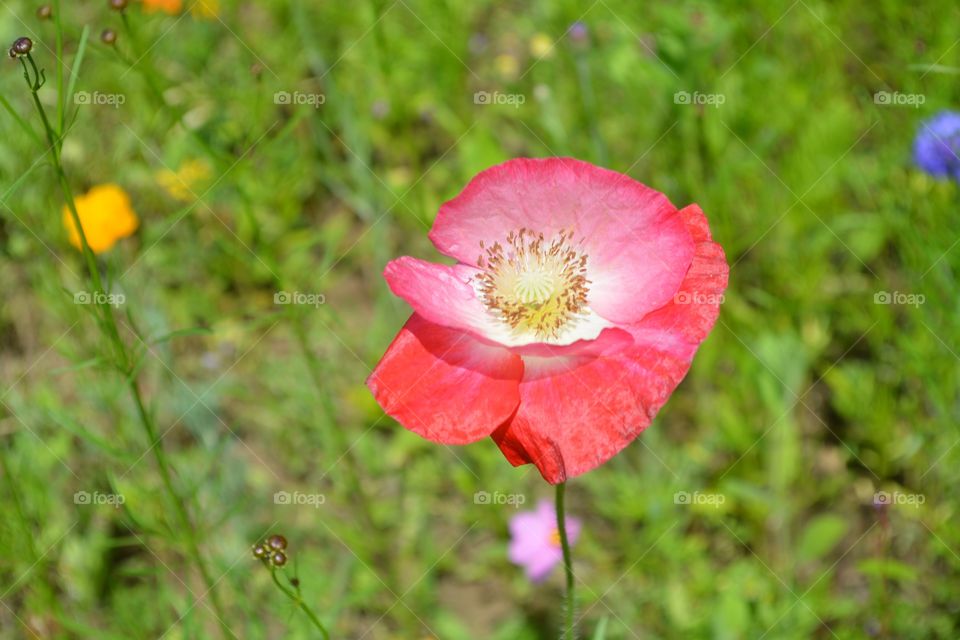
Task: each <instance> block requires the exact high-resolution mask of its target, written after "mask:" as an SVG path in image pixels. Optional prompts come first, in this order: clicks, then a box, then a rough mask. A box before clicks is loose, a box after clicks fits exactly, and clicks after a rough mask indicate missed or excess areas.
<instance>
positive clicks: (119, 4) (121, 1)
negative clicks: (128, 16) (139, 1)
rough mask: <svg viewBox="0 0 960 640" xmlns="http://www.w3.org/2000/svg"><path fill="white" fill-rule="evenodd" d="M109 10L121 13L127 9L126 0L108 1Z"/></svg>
mask: <svg viewBox="0 0 960 640" xmlns="http://www.w3.org/2000/svg"><path fill="white" fill-rule="evenodd" d="M110 8H111V9H113V10H114V11H123V10H124V9H126V8H127V0H110Z"/></svg>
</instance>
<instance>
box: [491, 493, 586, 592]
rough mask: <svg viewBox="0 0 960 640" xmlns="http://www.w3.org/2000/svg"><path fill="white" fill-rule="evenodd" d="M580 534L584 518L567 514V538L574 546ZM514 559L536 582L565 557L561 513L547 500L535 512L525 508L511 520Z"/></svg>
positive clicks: (509, 552) (512, 559) (511, 547)
mask: <svg viewBox="0 0 960 640" xmlns="http://www.w3.org/2000/svg"><path fill="white" fill-rule="evenodd" d="M579 535H580V521H579V520H578V519H577V518H571V517H569V516H568V517H567V537H568V539H569V541H570V545H571V546H572V545H573V543H574V542H576V540H577V537H578V536H579ZM510 538H511V539H510V548H509V550H508V554H509V557H510V562H512V563H514V564H516V565H519V566H521V567H523V568H524V570H525V571H526V574H527V577H528V578H530V580H532V581H533V582H540V581H542V580H543V579H545V578H546V577H547V576H548V575H550V572H551V571H552V570H553V568H554V567H555V566H557V565H558V564H560V562H561V561H562V560H563V551H562V549H561V548H560V533H559V531H557V512H556V510H555V509H554V507H553V505H552V504H551V503H550V502H549V501H546V500H544V501H543V502H541V503H540V504H538V505H537V508H536V510H535V511H523V512H521V513H518V514H517V515H515V516H514V517H513V518H512V519H511V520H510Z"/></svg>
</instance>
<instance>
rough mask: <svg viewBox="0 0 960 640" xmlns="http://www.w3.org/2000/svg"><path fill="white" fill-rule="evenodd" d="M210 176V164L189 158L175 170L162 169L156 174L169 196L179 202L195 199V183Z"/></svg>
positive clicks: (197, 183) (199, 182)
mask: <svg viewBox="0 0 960 640" xmlns="http://www.w3.org/2000/svg"><path fill="white" fill-rule="evenodd" d="M209 177H210V166H209V165H208V164H207V163H206V162H204V161H203V160H189V161H187V162H184V163H183V164H182V165H180V168H179V169H177V170H176V171H171V170H170V169H163V170H161V171H158V172H157V174H156V178H157V182H158V183H159V184H160V186H161V187H163V190H164V191H166V192H167V193H168V194H170V197H171V198H173V199H175V200H180V201H181V202H192V201H193V200H194V199H196V195H195V191H196V187H197V185H199V184H201V183H203V182H204V181H205V180H207V179H208V178H209Z"/></svg>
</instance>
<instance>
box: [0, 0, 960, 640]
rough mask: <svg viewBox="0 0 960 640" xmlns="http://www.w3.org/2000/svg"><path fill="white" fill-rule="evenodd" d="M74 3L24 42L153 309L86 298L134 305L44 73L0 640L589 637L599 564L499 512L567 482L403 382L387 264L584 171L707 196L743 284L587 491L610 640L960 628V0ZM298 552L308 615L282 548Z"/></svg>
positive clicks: (28, 215) (32, 170)
mask: <svg viewBox="0 0 960 640" xmlns="http://www.w3.org/2000/svg"><path fill="white" fill-rule="evenodd" d="M38 4H39V3H34V2H25V1H22V0H4V2H2V3H0V15H2V16H3V20H2V21H0V42H3V43H8V42H13V41H14V40H15V39H16V38H17V37H19V36H28V37H30V38H32V39H33V41H34V50H33V52H32V56H33V59H34V60H35V61H36V62H37V65H38V66H39V67H41V68H43V69H44V70H45V76H46V80H47V82H46V84H45V86H44V87H42V88H41V89H40V90H39V91H38V98H39V99H40V101H41V103H42V106H43V108H44V109H45V111H46V112H47V113H48V114H50V119H51V121H52V126H53V127H54V128H55V129H57V131H63V132H64V133H65V135H64V139H63V141H62V148H61V149H59V150H58V153H57V154H56V155H57V158H58V159H59V161H60V162H61V163H62V167H63V172H64V175H65V177H66V181H67V185H68V186H69V188H70V189H72V191H73V192H74V193H75V194H81V193H83V192H85V191H87V189H88V188H89V187H91V186H93V185H96V184H102V183H107V182H113V183H117V184H119V185H121V186H122V187H123V188H124V189H125V190H126V191H127V192H128V193H129V194H130V196H131V198H132V202H133V207H134V209H135V210H136V212H137V214H138V216H139V219H140V228H139V230H138V232H137V233H136V235H135V236H134V237H132V238H126V239H123V240H120V241H119V242H118V243H117V245H116V247H115V248H114V249H112V250H111V251H109V252H106V253H103V254H100V255H98V256H96V258H95V259H94V262H93V264H94V272H95V273H98V274H100V275H102V278H103V287H104V290H105V291H109V292H112V293H113V294H116V295H122V296H123V303H122V304H120V305H118V306H117V307H116V308H111V307H102V306H97V305H88V304H76V303H75V301H76V300H77V298H76V297H75V296H76V294H77V293H78V292H81V293H88V294H89V293H91V292H93V286H94V285H93V284H92V283H91V280H90V271H89V270H88V269H87V267H88V265H87V263H86V262H85V260H84V255H83V254H82V253H81V252H79V251H77V250H76V249H75V248H74V247H72V246H71V245H70V244H69V242H68V241H67V234H66V231H65V229H64V226H63V217H62V216H63V214H62V209H63V207H64V205H65V202H66V201H65V196H64V194H63V191H62V189H61V186H60V184H59V180H58V174H57V171H56V168H55V163H54V162H51V154H50V150H49V148H48V147H49V146H51V145H49V144H47V143H46V142H44V139H45V134H44V129H43V127H42V123H41V121H40V118H39V116H38V113H37V110H36V107H35V105H34V103H33V99H32V96H31V92H30V90H29V89H28V88H27V86H26V84H25V83H24V79H23V74H22V69H21V65H20V64H18V63H17V62H16V61H14V60H7V61H6V62H5V63H4V65H3V69H4V71H3V73H0V95H2V97H3V101H2V102H3V107H4V108H3V110H2V113H0V118H2V122H3V129H2V131H3V136H2V140H0V195H2V197H0V203H2V204H0V465H2V467H0V470H2V482H0V496H2V499H0V548H2V549H3V552H2V553H0V603H2V605H3V606H2V607H0V638H93V637H96V638H104V639H114V638H115V639H120V638H160V637H162V638H169V639H174V638H208V637H229V636H231V635H234V636H236V637H238V638H280V637H282V638H314V637H318V635H317V633H318V632H317V628H316V626H315V625H314V624H313V623H312V622H311V620H310V618H309V616H308V615H305V614H304V613H303V611H302V610H300V609H299V607H298V604H297V599H296V598H297V597H302V599H303V601H304V602H305V603H306V604H307V605H309V607H310V608H311V609H312V611H315V612H316V615H317V617H318V618H319V620H320V621H321V622H322V624H323V625H325V626H326V627H327V628H329V629H330V633H331V635H332V637H334V638H372V639H380V638H403V639H411V638H431V637H433V638H444V639H446V638H456V639H478V640H479V639H495V640H528V639H529V640H538V639H545V638H555V637H557V635H558V629H559V625H560V622H561V620H562V617H563V612H562V610H561V609H560V607H559V603H560V601H561V593H562V588H563V575H562V572H561V571H559V570H558V571H556V572H555V573H554V575H552V576H551V578H550V580H549V581H548V582H547V583H545V584H543V585H533V584H530V583H529V582H528V581H527V580H526V579H525V578H524V577H523V574H522V572H521V571H520V570H519V569H518V568H516V567H514V566H512V565H510V564H509V562H508V561H507V559H506V544H507V523H508V521H509V519H510V518H511V516H512V515H513V514H514V513H516V508H515V507H514V506H512V505H505V504H501V505H496V504H484V501H483V500H479V501H478V500H476V499H475V495H476V494H477V492H487V493H488V494H491V495H499V496H512V497H513V500H512V501H513V502H516V501H518V499H519V500H522V501H523V502H524V505H523V506H522V508H529V507H531V506H532V505H534V504H535V503H536V502H538V501H539V500H541V499H550V498H551V496H552V488H551V487H550V486H549V485H547V484H546V483H545V482H544V481H543V480H542V479H541V478H540V477H539V474H538V473H537V472H536V470H535V469H533V468H532V467H522V468H517V469H515V468H513V467H511V466H510V465H509V464H508V463H507V462H506V461H505V460H504V459H503V456H502V455H501V454H500V453H499V451H498V450H497V448H496V446H495V445H494V444H493V443H492V442H489V441H484V442H481V443H477V444H475V445H471V446H468V447H443V446H438V445H435V444H432V443H429V442H427V441H425V440H423V439H421V438H420V437H418V436H416V435H414V434H412V433H410V432H407V431H406V430H404V429H403V428H402V427H400V426H399V425H398V424H396V423H395V422H394V421H392V420H391V419H390V418H388V417H385V416H384V415H383V414H382V412H381V411H380V409H379V407H378V406H377V405H376V403H375V402H374V401H373V399H372V397H371V396H370V393H369V392H368V391H367V389H366V387H365V385H364V381H365V379H366V377H367V376H368V375H369V374H370V371H371V367H372V366H374V365H375V363H376V362H377V360H378V359H379V357H380V355H382V353H383V351H384V349H385V348H386V346H387V345H388V344H389V341H390V340H391V338H392V337H393V335H394V334H395V332H396V330H397V329H398V328H399V327H400V326H401V324H402V323H403V322H404V321H405V320H406V318H407V316H408V315H409V308H408V307H407V306H406V305H405V304H404V303H403V302H402V301H400V300H398V299H396V298H394V297H393V296H392V295H391V294H390V292H389V290H388V289H387V287H386V285H385V283H384V281H383V279H382V277H381V271H382V269H383V266H384V265H385V264H386V262H387V261H388V260H389V259H391V258H392V257H395V256H398V255H414V256H417V257H421V258H426V259H436V258H437V257H438V255H437V253H436V251H435V249H433V247H432V246H431V245H430V243H429V241H428V239H427V237H426V232H427V231H428V230H429V228H430V224H431V222H432V220H433V218H434V216H435V214H436V211H437V208H438V206H439V205H440V204H441V203H443V202H444V201H445V200H447V199H449V198H451V197H453V196H454V195H456V193H457V192H458V191H459V190H460V189H461V188H462V187H463V186H464V185H465V184H466V183H467V181H468V180H469V179H470V177H472V176H473V175H474V174H475V173H476V172H477V171H479V170H481V169H484V168H487V167H488V166H490V165H492V164H495V163H498V162H501V161H504V160H506V159H509V158H512V157H518V156H551V155H570V156H574V157H577V158H581V159H584V160H588V161H591V162H594V163H596V164H600V165H603V166H606V167H609V168H612V169H616V170H619V171H623V172H625V173H628V174H629V175H631V176H632V177H634V178H636V179H638V180H640V181H642V182H644V183H645V184H648V185H650V186H652V187H654V188H656V189H658V190H660V191H663V192H664V193H665V194H667V195H668V196H669V197H670V199H671V200H672V201H673V202H674V203H675V204H677V205H685V204H688V203H691V202H696V203H698V204H700V205H701V206H702V208H703V209H704V211H705V212H706V213H707V216H708V218H709V220H710V223H711V227H712V229H713V232H714V235H715V238H716V239H717V241H718V242H720V243H721V244H722V245H723V246H724V248H725V250H726V252H727V256H728V260H729V262H730V264H731V267H732V269H731V277H730V288H729V289H728V291H727V294H726V298H725V302H724V304H723V305H722V308H721V315H720V319H719V321H718V323H717V326H716V329H715V330H714V332H713V333H712V334H711V336H710V337H709V338H708V340H707V341H706V342H705V343H704V345H703V346H702V348H701V350H700V351H699V353H698V355H697V358H696V360H695V362H694V365H693V368H692V369H691V371H690V374H689V375H688V376H687V378H686V380H685V381H684V382H683V383H682V384H681V386H680V387H679V389H678V390H677V392H676V393H675V394H674V396H673V397H672V398H671V400H670V401H669V402H668V403H667V405H666V407H665V408H664V410H663V411H662V412H661V413H660V415H659V416H658V417H657V419H656V420H655V422H654V423H653V425H652V426H651V427H650V428H649V429H648V430H647V431H646V432H644V434H643V435H642V436H641V437H640V438H639V439H638V440H637V441H636V442H635V443H633V444H632V445H631V446H630V447H628V448H627V449H626V450H625V451H624V452H623V453H621V454H620V455H618V456H617V457H616V458H614V459H613V460H612V461H610V462H609V463H608V464H606V465H605V466H603V467H601V468H599V469H597V470H595V471H593V472H591V473H589V474H586V475H584V476H582V477H578V478H575V479H574V480H572V481H571V482H570V483H569V487H568V491H567V496H566V508H567V510H568V512H569V513H571V514H573V515H575V516H577V517H578V518H580V519H581V520H582V522H583V533H582V534H581V536H580V539H579V540H578V542H577V544H576V546H575V547H574V550H573V556H574V560H573V563H574V569H575V572H576V576H577V585H576V586H577V591H578V610H577V612H576V616H577V618H579V619H580V629H581V633H582V635H583V636H584V637H588V638H589V637H594V638H607V639H629V638H777V639H779V638H785V639H789V638H798V639H800V638H844V639H846V638H869V637H891V638H892V637H897V638H914V637H915V638H921V637H923V638H956V637H957V635H958V633H960V611H958V608H957V597H958V594H960V527H958V526H957V517H958V514H957V511H958V508H960V502H958V499H957V498H956V497H955V496H952V494H951V491H953V489H952V488H951V487H955V486H956V485H954V484H953V482H955V481H956V480H957V476H958V472H957V468H958V464H960V446H957V445H958V441H960V432H958V429H957V423H958V419H960V398H958V394H957V390H958V388H960V375H958V371H960V367H958V353H960V346H958V341H957V336H960V295H958V293H960V287H958V286H957V283H956V272H957V269H958V267H960V246H958V245H960V233H958V229H960V218H958V213H957V211H958V202H960V192H958V186H957V185H956V184H954V183H951V182H944V181H936V180H934V179H932V178H930V177H928V176H926V175H924V174H923V173H921V172H919V171H918V170H917V169H915V168H914V167H912V166H911V162H910V149H911V144H912V140H913V137H914V135H915V134H916V133H917V131H918V130H919V129H920V127H921V124H920V123H921V121H922V120H923V119H924V118H927V117H929V116H931V115H933V114H934V113H936V112H937V111H939V110H941V109H950V108H956V107H957V106H958V105H960V94H958V89H957V75H956V74H957V73H958V72H960V45H958V44H957V33H956V29H955V25H956V24H957V20H958V19H960V9H958V7H957V6H956V5H955V4H954V3H950V2H942V1H941V2H930V3H924V4H923V5H918V4H915V3H904V2H896V1H893V0H880V1H878V2H875V3H871V4H870V5H869V6H868V7H867V6H865V5H864V3H858V2H850V1H840V2H829V3H828V2H813V1H811V0H798V1H797V2H794V3H792V4H791V3H788V2H782V3H766V2H759V1H750V2H738V3H735V2H714V3H687V2H683V3H667V2H659V3H633V2H627V1H622V0H598V1H597V2H594V3H590V2H587V3H580V2H572V1H569V0H560V1H558V2H534V3H510V4H506V5H505V4H503V3H495V2H487V1H482V2H471V3H460V2H443V1H441V0H417V1H414V0H396V1H391V0H369V1H361V2H354V3H308V2H294V1H290V2H284V1H281V0H262V1H260V2H247V1H240V0H223V1H222V2H221V3H220V7H219V11H218V15H217V16H216V17H207V18H203V17H199V16H194V15H192V14H191V13H190V12H189V11H188V12H185V13H183V14H182V15H178V16H167V15H165V14H163V13H156V14H150V15H145V14H144V13H143V12H142V11H140V8H139V7H137V6H133V7H131V8H130V9H128V11H127V14H126V24H125V23H124V21H123V20H122V19H121V16H120V14H119V13H117V12H114V11H111V10H110V9H109V8H108V6H107V2H106V1H104V2H99V1H98V2H85V3H72V2H64V3H60V4H62V5H63V6H56V7H55V14H56V16H57V18H58V20H59V27H58V24H57V22H56V21H41V20H39V19H38V18H37V17H36V14H35V12H36V9H37V6H38ZM55 4H56V3H55ZM188 4H189V1H188ZM577 22H580V23H582V24H583V25H584V26H585V27H586V29H585V31H583V32H581V31H579V30H578V31H577V32H576V33H575V34H570V33H568V29H570V27H571V25H573V24H575V23H577ZM105 28H111V29H113V30H114V31H115V32H116V34H117V41H116V43H115V44H114V45H112V46H111V45H106V44H104V43H103V42H101V40H100V33H101V31H102V30H103V29H105ZM85 29H86V30H87V31H86V32H85V31H84V30H85ZM578 29H579V28H578ZM84 33H86V35H84ZM58 34H60V35H59V37H58ZM58 40H60V44H58ZM61 49H62V51H61ZM81 51H82V60H80V59H79V58H81V56H80V55H79V53H80V52H81ZM58 52H59V54H58ZM58 57H59V59H60V61H59V62H58ZM478 92H480V93H478ZM878 92H886V93H878ZM77 95H84V96H87V97H85V98H80V99H79V102H80V103H78V99H77V98H75V96H77ZM885 95H886V96H891V95H898V96H907V97H909V96H914V99H913V100H912V102H913V103H917V102H920V100H917V99H916V96H922V104H906V103H898V102H897V101H898V100H901V98H891V99H890V100H887V99H886V98H885V97H883V96H885ZM111 96H112V98H111ZM878 96H879V97H878ZM118 97H119V98H118ZM61 98H62V100H61ZM98 101H99V102H98ZM55 146H59V145H55ZM184 167H187V168H189V167H193V168H194V169H193V171H190V170H189V169H184ZM198 167H199V168H198ZM178 172H180V173H179V174H178ZM171 176H173V177H171ZM164 185H167V186H166V188H165V186H164ZM91 257H92V256H91ZM278 295H279V296H281V297H280V298H277V296H278ZM283 296H289V298H290V299H291V300H295V301H301V302H306V304H277V302H278V301H280V302H283V301H284V300H285V298H284V297H283ZM111 322H112V323H114V325H115V326H116V335H112V334H111V332H110V330H109V326H110V323H111ZM141 401H142V406H141V405H139V404H138V403H139V402H141ZM165 466H166V467H167V469H166V470H164V467H165ZM878 492H883V493H881V494H879V495H880V499H879V500H878V498H877V496H878ZM518 497H519V498H518ZM121 501H122V503H120V504H118V503H119V502H121ZM878 501H879V502H881V503H882V504H879V505H878V504H876V503H877V502H878ZM278 532H279V533H283V535H285V536H286V538H287V539H288V540H289V549H288V550H289V562H288V564H287V566H286V567H285V568H284V569H282V570H279V573H280V574H283V575H284V576H293V575H296V576H297V578H298V579H299V592H298V593H299V594H302V595H300V596H297V595H296V594H293V595H294V596H296V597H287V596H290V595H291V594H292V593H293V592H292V591H291V593H288V594H286V595H285V594H284V593H281V591H280V590H278V589H277V587H276V585H275V584H274V581H273V580H272V576H271V571H270V570H269V569H268V568H266V567H264V566H261V564H260V563H259V562H258V561H256V560H255V559H254V558H253V557H252V556H251V553H250V548H251V545H253V544H254V543H256V542H257V541H259V540H261V539H263V538H265V537H266V536H267V535H269V534H272V533H278ZM284 580H287V578H284ZM282 584H284V585H285V588H289V582H283V583H282Z"/></svg>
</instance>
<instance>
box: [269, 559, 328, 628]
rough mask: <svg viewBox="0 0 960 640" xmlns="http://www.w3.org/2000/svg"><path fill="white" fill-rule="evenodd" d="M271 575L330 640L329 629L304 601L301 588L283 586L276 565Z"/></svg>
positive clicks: (285, 593)
mask: <svg viewBox="0 0 960 640" xmlns="http://www.w3.org/2000/svg"><path fill="white" fill-rule="evenodd" d="M270 577H271V578H273V582H274V584H276V585H277V588H278V589H280V591H282V592H283V594H284V595H285V596H287V597H288V598H290V600H291V601H292V602H293V603H294V604H295V605H297V606H298V607H299V608H300V610H301V611H303V612H304V613H305V614H307V617H308V618H310V622H312V623H313V626H315V627H316V628H317V629H318V630H319V631H320V634H321V635H322V636H323V640H330V632H329V631H327V628H326V627H325V626H323V623H322V622H320V618H318V617H317V615H316V614H315V613H314V612H313V611H312V610H311V609H310V607H309V606H307V603H306V602H304V601H303V597H302V596H301V595H300V588H299V587H297V591H296V593H294V592H293V591H291V590H290V589H288V588H287V587H285V586H283V584H282V583H281V582H280V579H279V578H277V570H276V568H274V567H270Z"/></svg>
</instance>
